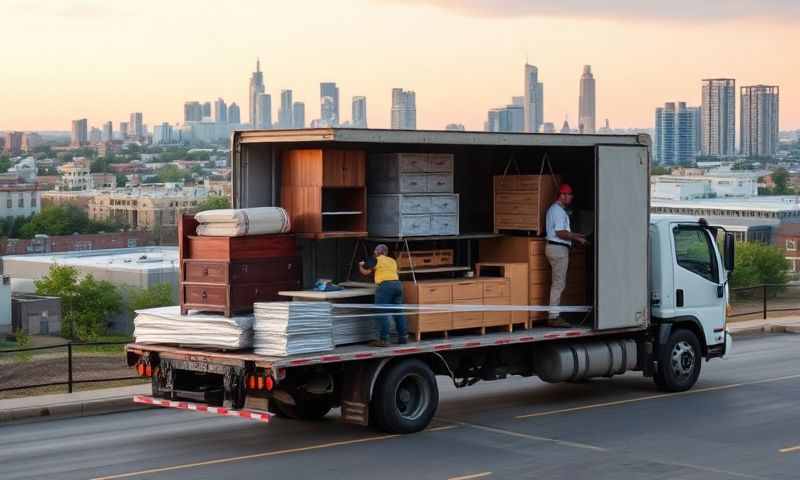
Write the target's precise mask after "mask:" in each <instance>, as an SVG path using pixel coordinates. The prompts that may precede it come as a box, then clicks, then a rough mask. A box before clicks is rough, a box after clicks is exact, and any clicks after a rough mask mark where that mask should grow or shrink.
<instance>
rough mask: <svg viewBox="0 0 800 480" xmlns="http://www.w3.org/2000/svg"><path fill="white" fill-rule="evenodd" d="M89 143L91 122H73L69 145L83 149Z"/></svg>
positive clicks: (82, 120)
mask: <svg viewBox="0 0 800 480" xmlns="http://www.w3.org/2000/svg"><path fill="white" fill-rule="evenodd" d="M88 143H89V122H88V121H87V120H86V119H85V118H81V119H78V120H73V121H72V136H71V137H70V143H69V145H70V146H71V147H82V146H84V145H86V144H88Z"/></svg>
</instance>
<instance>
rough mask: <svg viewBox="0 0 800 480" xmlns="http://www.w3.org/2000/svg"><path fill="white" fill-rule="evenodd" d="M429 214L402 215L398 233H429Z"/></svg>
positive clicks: (402, 234)
mask: <svg viewBox="0 0 800 480" xmlns="http://www.w3.org/2000/svg"><path fill="white" fill-rule="evenodd" d="M430 234H431V216H430V215H403V216H401V217H400V235H401V236H414V235H430Z"/></svg>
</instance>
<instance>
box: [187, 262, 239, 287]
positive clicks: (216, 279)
mask: <svg viewBox="0 0 800 480" xmlns="http://www.w3.org/2000/svg"><path fill="white" fill-rule="evenodd" d="M183 280H184V281H186V282H201V283H228V262H191V261H184V263H183Z"/></svg>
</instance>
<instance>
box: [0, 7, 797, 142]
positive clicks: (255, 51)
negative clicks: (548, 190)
mask: <svg viewBox="0 0 800 480" xmlns="http://www.w3.org/2000/svg"><path fill="white" fill-rule="evenodd" d="M587 1H588V0H587ZM617 1H618V2H619V5H620V6H621V7H620V8H614V9H611V10H602V11H601V10H598V11H594V10H592V8H594V7H592V8H590V9H585V8H581V6H580V3H581V0H561V1H556V0H553V1H550V2H547V1H544V0H541V1H540V0H493V1H490V0H472V1H470V0H465V1H461V2H458V1H454V0H429V1H426V0H413V1H401V0H353V1H330V0H329V1H315V0H307V1H306V0H295V1H293V2H279V1H274V0H268V1H264V0H260V1H256V0H252V1H250V0H239V1H231V2H217V1H211V0H194V1H189V0H170V1H160V2H157V1H155V0H141V1H138V2H109V1H107V0H105V1H101V0H4V1H3V7H2V10H3V12H2V13H3V18H4V20H3V27H2V29H0V41H2V45H4V48H2V49H0V65H2V70H0V130H2V129H18V130H32V129H40V130H44V129H58V130H68V129H69V126H70V123H69V122H70V120H71V119H74V118H80V117H87V118H88V119H89V124H90V125H93V126H98V127H99V126H100V125H101V124H102V123H103V122H105V121H107V120H113V121H114V128H115V129H116V128H117V122H119V121H123V120H127V117H128V115H129V113H130V112H132V111H141V112H143V113H144V120H145V123H147V124H149V125H153V124H155V123H157V122H161V121H169V122H179V121H181V120H182V115H183V110H182V106H183V102H184V101H185V100H194V99H197V100H201V101H205V100H213V99H215V98H217V97H220V96H221V97H223V98H224V99H225V100H226V101H227V102H228V103H230V102H231V101H236V102H237V103H238V104H239V105H240V107H242V119H243V120H244V121H246V120H247V82H248V77H249V75H250V72H251V71H252V70H253V68H254V64H255V58H256V57H257V56H260V57H261V64H262V70H264V72H265V80H266V83H267V89H268V90H269V93H271V94H272V96H273V109H274V111H273V119H276V117H277V103H278V98H277V97H278V96H279V92H280V89H282V88H292V89H293V90H294V98H295V100H296V101H297V100H300V101H305V102H306V109H307V110H306V119H307V121H310V120H311V119H313V118H317V117H318V116H319V82H320V81H335V82H337V83H338V84H339V87H340V92H341V110H342V111H341V114H342V118H343V119H344V120H348V119H349V118H350V101H351V97H352V96H354V95H366V96H367V110H368V120H369V125H370V126H371V127H387V126H388V124H389V110H390V103H391V102H390V101H391V98H390V93H391V88H392V87H403V88H406V89H412V90H415V91H416V92H417V118H418V127H419V128H431V129H438V128H443V127H444V126H445V125H446V124H447V123H450V122H460V123H464V124H465V125H466V126H467V128H469V129H481V128H482V126H483V121H484V119H485V117H486V111H487V109H489V108H492V107H496V106H501V105H503V104H506V103H510V97H511V96H512V95H521V94H522V82H523V73H522V72H523V64H524V62H525V58H526V56H527V58H528V59H529V61H530V63H532V64H535V65H537V66H538V67H539V72H540V77H541V80H542V81H543V82H544V93H545V120H546V121H552V122H555V123H557V124H560V123H561V122H563V120H564V118H565V116H568V117H569V118H570V120H574V119H575V118H576V116H577V104H578V98H577V97H578V79H579V77H580V73H581V68H582V66H583V65H584V64H591V65H592V67H593V71H594V73H595V77H596V79H597V112H598V124H601V123H602V120H603V119H605V118H609V119H610V120H611V125H612V127H651V126H652V123H653V112H654V109H655V107H657V106H659V105H660V104H662V103H664V102H665V101H672V100H685V101H687V102H689V103H690V104H697V103H699V100H700V79H701V78H704V77H718V76H719V77H721V76H724V77H733V78H736V80H737V86H739V85H748V84H755V83H765V84H777V85H780V87H781V129H782V130H788V129H797V128H800V93H798V92H800V75H799V74H798V73H800V72H798V61H797V52H796V48H797V45H800V28H798V27H800V21H798V18H800V13H799V12H798V8H796V6H795V5H796V4H798V3H800V2H797V1H796V0H760V2H761V3H760V5H762V6H764V5H765V4H770V5H768V6H767V7H768V8H765V9H762V10H766V11H768V12H772V13H771V14H770V15H771V16H770V15H762V16H760V17H752V16H750V15H751V14H750V13H748V12H752V11H755V10H756V8H755V6H757V5H758V3H757V4H753V2H755V1H756V0H708V1H707V2H704V3H703V5H705V6H703V7H697V8H696V9H695V8H694V7H691V5H693V3H692V2H689V1H688V0H675V1H674V2H670V5H672V6H673V7H670V6H667V5H666V3H667V2H653V4H654V5H658V4H662V3H663V4H664V6H663V7H659V6H655V7H654V6H650V7H644V10H643V9H641V8H637V7H635V5H637V4H638V3H642V2H638V3H637V2H633V0H617ZM687 2H688V3H687ZM644 3H646V2H644ZM597 4H598V3H593V4H592V5H597ZM627 4H630V5H627ZM681 4H685V5H681ZM714 4H719V5H720V6H721V8H722V9H721V10H719V11H716V10H714V9H713V8H711V6H713V5H714ZM117 5H118V6H117ZM573 5H577V6H573ZM725 5H735V8H734V7H732V9H731V10H727V9H726V8H724V7H725ZM683 6H685V7H686V8H685V10H684V9H682V8H683ZM622 7H624V8H622ZM662 8H663V9H667V8H674V9H677V10H674V11H669V10H665V11H661V9H662ZM695 10H698V11H695ZM706 10H708V11H706ZM572 123H574V122H572ZM737 124H738V120H737Z"/></svg>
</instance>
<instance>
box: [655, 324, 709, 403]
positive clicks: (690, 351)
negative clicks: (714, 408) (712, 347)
mask: <svg viewBox="0 0 800 480" xmlns="http://www.w3.org/2000/svg"><path fill="white" fill-rule="evenodd" d="M702 362H703V351H702V349H701V348H700V341H699V340H698V339H697V335H695V334H694V332H692V331H691V330H686V329H680V330H675V331H674V332H672V335H670V336H669V339H668V340H667V343H666V344H665V345H664V346H663V349H661V351H660V352H659V354H658V372H657V373H656V374H655V375H654V376H653V381H654V382H655V384H656V385H657V386H658V388H659V389H661V390H663V391H665V392H684V391H686V390H689V389H690V388H692V387H693V386H694V384H695V382H697V378H698V377H699V376H700V368H701V365H702Z"/></svg>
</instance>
